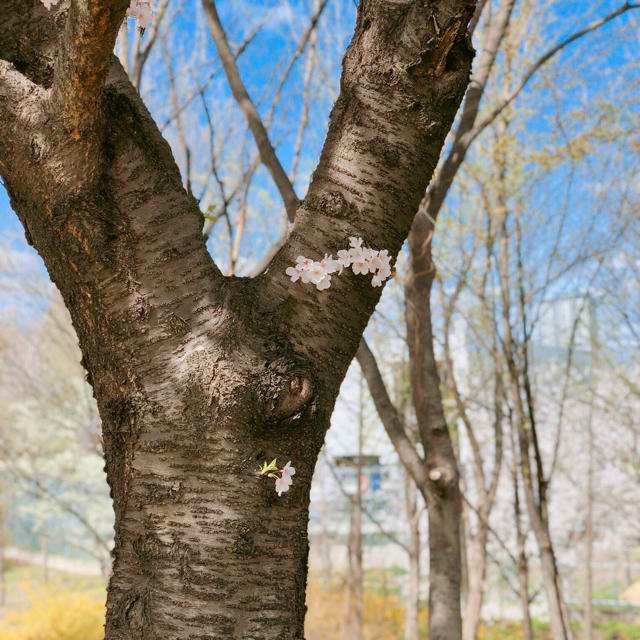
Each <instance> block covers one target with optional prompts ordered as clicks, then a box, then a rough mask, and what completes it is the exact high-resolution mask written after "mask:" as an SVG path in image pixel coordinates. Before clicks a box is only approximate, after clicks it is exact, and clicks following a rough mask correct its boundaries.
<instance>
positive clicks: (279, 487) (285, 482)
mask: <svg viewBox="0 0 640 640" xmlns="http://www.w3.org/2000/svg"><path fill="white" fill-rule="evenodd" d="M291 484H292V480H291V478H276V492H277V493H278V495H279V496H281V495H282V494H283V493H285V491H289V487H290V486H291Z"/></svg>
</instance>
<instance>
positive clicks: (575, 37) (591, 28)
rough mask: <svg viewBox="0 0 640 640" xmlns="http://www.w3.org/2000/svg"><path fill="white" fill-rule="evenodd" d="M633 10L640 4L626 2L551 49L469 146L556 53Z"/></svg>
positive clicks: (470, 139)
mask: <svg viewBox="0 0 640 640" xmlns="http://www.w3.org/2000/svg"><path fill="white" fill-rule="evenodd" d="M632 9H640V4H638V3H631V2H625V3H624V4H623V5H622V6H621V7H619V8H618V9H616V10H615V11H613V12H612V13H610V14H609V15H607V16H605V17H604V18H600V19H599V20H595V21H594V22H592V23H591V24H589V25H588V26H586V27H585V28H584V29H581V30H580V31H577V32H576V33H574V34H573V35H571V36H569V37H568V38H565V39H564V40H561V41H560V42H559V43H558V44H556V45H555V46H554V47H552V48H551V49H549V51H547V52H546V53H545V54H544V55H542V56H540V57H539V58H538V59H537V60H536V61H535V62H534V63H533V64H532V65H531V66H530V67H529V69H528V70H527V72H526V73H525V74H524V75H523V76H522V78H521V79H520V82H518V84H517V85H516V87H515V88H514V89H513V90H512V91H511V92H510V93H509V94H508V95H507V97H506V98H504V100H503V101H502V102H501V103H500V104H499V105H497V106H496V107H495V108H494V109H493V110H492V111H491V113H490V114H489V115H488V116H487V117H486V118H484V120H482V122H480V124H478V125H477V126H476V127H474V128H473V130H472V131H470V132H469V133H468V134H467V138H468V144H467V146H468V145H470V144H471V143H472V142H473V141H474V140H475V139H476V138H477V137H478V136H479V135H480V134H481V133H482V132H483V131H484V130H485V129H486V128H487V127H488V126H489V125H490V124H491V123H492V122H493V121H494V120H495V119H496V118H497V117H498V116H499V115H500V114H501V113H502V112H503V111H504V110H505V109H506V107H508V106H509V105H510V104H511V103H512V102H513V101H514V100H515V99H516V98H517V97H518V96H519V95H520V92H521V91H522V90H523V89H524V88H525V87H526V86H527V84H528V82H529V80H531V78H532V77H533V75H534V74H535V73H536V71H538V69H540V67H542V66H543V65H545V64H546V63H547V62H549V60H551V58H553V56H555V55H556V53H558V52H560V51H562V49H564V48H565V47H566V46H568V45H570V44H571V43H572V42H575V41H576V40H578V39H579V38H581V37H582V36H584V35H586V34H588V33H591V32H592V31H595V30H596V29H599V28H600V27H602V26H604V25H605V24H607V23H608V22H611V21H612V20H614V19H615V18H617V17H618V16H620V15H622V14H623V13H626V12H627V11H630V10H632Z"/></svg>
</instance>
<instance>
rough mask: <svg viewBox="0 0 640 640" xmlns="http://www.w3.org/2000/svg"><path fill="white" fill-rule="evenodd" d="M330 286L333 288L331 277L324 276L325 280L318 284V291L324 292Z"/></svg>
mask: <svg viewBox="0 0 640 640" xmlns="http://www.w3.org/2000/svg"><path fill="white" fill-rule="evenodd" d="M330 286H331V276H330V275H326V276H324V278H322V280H320V282H316V289H317V290H318V291H324V290H325V289H328V288H329V287H330Z"/></svg>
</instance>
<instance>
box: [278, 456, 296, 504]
mask: <svg viewBox="0 0 640 640" xmlns="http://www.w3.org/2000/svg"><path fill="white" fill-rule="evenodd" d="M295 473H296V469H295V467H292V466H291V460H289V462H287V464H285V465H284V467H282V469H280V474H281V475H280V477H279V478H276V492H277V494H278V496H281V495H282V494H283V493H284V492H285V491H289V487H290V486H291V485H292V484H293V478H292V477H291V476H294V475H295Z"/></svg>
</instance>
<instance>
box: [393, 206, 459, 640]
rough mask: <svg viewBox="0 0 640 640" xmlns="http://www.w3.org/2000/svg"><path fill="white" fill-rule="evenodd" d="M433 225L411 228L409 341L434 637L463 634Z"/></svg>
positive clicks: (453, 638)
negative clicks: (436, 339)
mask: <svg viewBox="0 0 640 640" xmlns="http://www.w3.org/2000/svg"><path fill="white" fill-rule="evenodd" d="M426 229H429V230H426ZM431 231H432V226H431V224H430V222H429V221H428V220H427V218H426V217H424V216H422V215H419V216H417V217H416V219H415V221H414V224H413V227H412V229H411V232H410V234H409V252H410V260H409V274H408V276H407V280H406V283H405V303H406V314H407V341H408V343H409V355H410V360H409V362H410V373H411V391H412V397H413V403H414V406H415V410H416V417H417V420H418V431H419V435H420V439H421V442H422V446H423V447H424V451H425V458H426V463H427V468H428V478H429V482H428V483H427V484H426V492H425V493H426V495H425V501H426V504H427V511H428V514H429V638H430V640H460V638H461V637H462V621H461V611H460V585H461V571H462V565H461V550H460V543H461V540H460V514H461V497H460V487H459V475H458V467H457V463H456V459H455V455H454V452H453V444H452V442H451V437H450V435H449V428H448V426H447V422H446V420H445V416H444V410H443V406H442V394H441V390H440V377H439V372H438V367H437V364H436V360H435V355H434V352H433V331H432V326H431V285H432V283H433V279H434V275H435V267H434V265H433V262H432V260H431Z"/></svg>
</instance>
